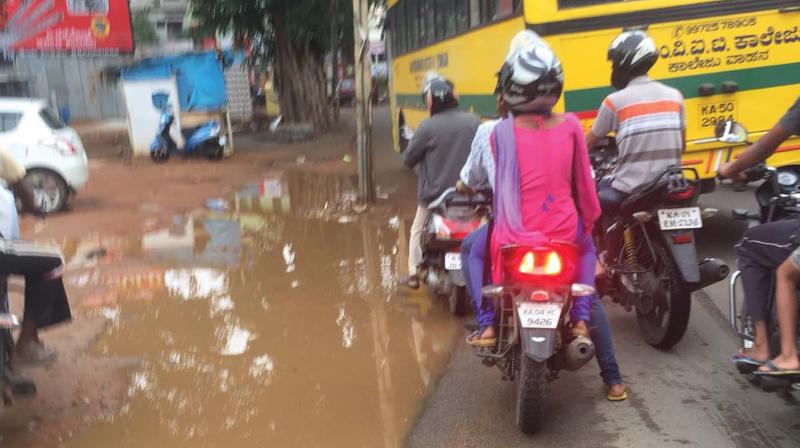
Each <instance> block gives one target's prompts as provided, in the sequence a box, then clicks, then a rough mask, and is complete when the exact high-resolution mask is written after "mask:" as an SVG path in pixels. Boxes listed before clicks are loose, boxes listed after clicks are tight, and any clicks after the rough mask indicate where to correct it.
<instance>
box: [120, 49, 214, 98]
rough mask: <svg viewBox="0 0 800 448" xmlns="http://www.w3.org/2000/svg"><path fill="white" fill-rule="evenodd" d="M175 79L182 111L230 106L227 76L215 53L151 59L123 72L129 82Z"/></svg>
mask: <svg viewBox="0 0 800 448" xmlns="http://www.w3.org/2000/svg"><path fill="white" fill-rule="evenodd" d="M173 75H174V76H175V77H176V79H177V83H178V97H179V98H180V103H181V110H183V111H194V110H205V111H212V110H213V111H216V110H222V109H224V108H225V105H226V104H227V95H226V91H225V76H224V74H223V71H222V62H220V60H219V59H218V57H217V52H216V51H208V52H204V53H186V54H181V55H176V56H165V57H158V58H148V59H143V60H142V61H140V62H137V63H136V64H134V65H131V66H129V67H126V68H124V69H122V78H123V79H124V80H128V81H138V80H146V79H164V78H169V77H171V76H173Z"/></svg>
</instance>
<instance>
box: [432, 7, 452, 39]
mask: <svg viewBox="0 0 800 448" xmlns="http://www.w3.org/2000/svg"><path fill="white" fill-rule="evenodd" d="M454 9H455V8H454V7H453V0H436V39H437V40H442V39H445V38H447V37H450V36H452V35H454V34H455V33H456V21H455V19H456V18H455V11H454Z"/></svg>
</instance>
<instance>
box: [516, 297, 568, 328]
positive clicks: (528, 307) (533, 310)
mask: <svg viewBox="0 0 800 448" xmlns="http://www.w3.org/2000/svg"><path fill="white" fill-rule="evenodd" d="M517 312H518V313H519V321H520V323H521V324H522V328H547V329H554V328H557V327H558V322H559V319H560V318H561V305H560V304H558V303H530V302H521V303H520V304H519V306H518V307H517Z"/></svg>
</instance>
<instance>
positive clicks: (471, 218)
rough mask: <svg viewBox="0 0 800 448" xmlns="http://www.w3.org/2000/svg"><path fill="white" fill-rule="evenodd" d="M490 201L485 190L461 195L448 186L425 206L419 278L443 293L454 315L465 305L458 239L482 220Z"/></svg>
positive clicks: (460, 313)
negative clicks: (426, 211) (428, 212)
mask: <svg viewBox="0 0 800 448" xmlns="http://www.w3.org/2000/svg"><path fill="white" fill-rule="evenodd" d="M490 205H491V199H490V196H489V195H487V194H486V193H480V192H479V193H477V194H475V195H465V194H461V193H458V192H457V191H456V189H455V188H450V189H448V190H447V191H445V192H444V193H443V194H442V195H441V196H439V198H438V199H436V200H435V201H433V202H432V203H431V204H430V205H429V206H428V209H429V210H430V212H431V213H430V216H429V217H428V220H427V221H426V222H425V231H424V232H423V234H422V241H421V246H422V260H423V261H422V265H421V266H420V270H419V272H420V273H421V275H420V278H421V279H422V281H423V282H424V283H425V284H427V285H428V288H430V290H431V291H432V292H433V293H434V294H436V295H438V296H442V297H447V300H448V302H449V306H450V312H451V313H452V314H453V315H456V316H463V315H464V314H466V313H467V310H468V309H469V305H468V303H469V297H468V296H467V288H466V281H465V279H464V273H463V272H461V243H462V242H463V241H464V238H466V236H467V235H469V234H470V233H471V232H472V231H473V230H475V229H477V228H478V227H480V225H481V224H482V223H483V222H484V221H485V219H486V217H487V216H488V214H489V208H490Z"/></svg>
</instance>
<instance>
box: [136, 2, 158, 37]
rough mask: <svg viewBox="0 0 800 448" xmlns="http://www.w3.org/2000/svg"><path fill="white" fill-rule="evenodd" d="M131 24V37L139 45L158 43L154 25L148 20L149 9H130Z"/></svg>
mask: <svg viewBox="0 0 800 448" xmlns="http://www.w3.org/2000/svg"><path fill="white" fill-rule="evenodd" d="M131 25H132V26H133V39H134V40H135V41H136V43H137V44H139V45H152V44H157V43H158V34H157V33H156V27H155V25H154V24H153V22H152V21H150V10H149V9H140V10H134V11H131Z"/></svg>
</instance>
